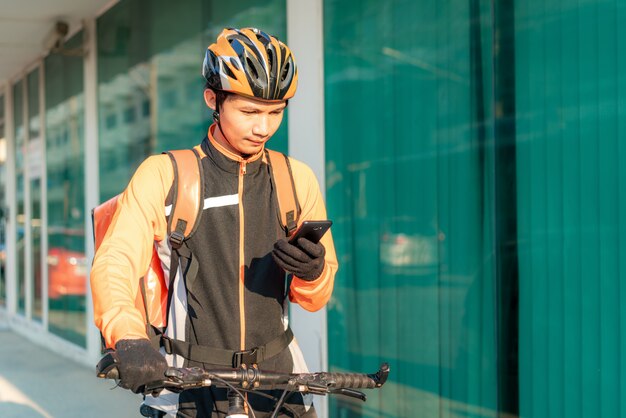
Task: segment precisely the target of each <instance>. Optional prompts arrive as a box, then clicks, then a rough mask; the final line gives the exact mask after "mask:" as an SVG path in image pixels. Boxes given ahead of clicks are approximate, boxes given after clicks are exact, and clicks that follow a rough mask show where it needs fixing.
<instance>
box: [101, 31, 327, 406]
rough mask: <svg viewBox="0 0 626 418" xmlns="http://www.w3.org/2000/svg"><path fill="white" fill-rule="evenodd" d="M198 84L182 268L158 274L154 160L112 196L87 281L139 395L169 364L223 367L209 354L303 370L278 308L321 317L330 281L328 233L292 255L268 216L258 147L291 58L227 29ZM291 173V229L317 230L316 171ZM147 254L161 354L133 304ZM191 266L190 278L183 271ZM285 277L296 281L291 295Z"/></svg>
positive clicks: (220, 401)
mask: <svg viewBox="0 0 626 418" xmlns="http://www.w3.org/2000/svg"><path fill="white" fill-rule="evenodd" d="M203 75H204V77H205V79H206V88H205V91H204V99H205V102H206V104H207V106H208V107H209V108H211V109H213V110H214V114H213V115H214V121H215V123H214V124H213V125H212V126H211V127H210V128H209V132H208V135H207V137H206V138H205V139H204V140H203V141H202V143H201V144H200V145H198V146H196V147H195V150H196V151H197V152H198V153H199V155H200V156H201V157H202V159H201V162H202V167H203V184H204V199H205V203H204V210H203V211H202V214H201V217H200V221H199V224H198V227H197V230H196V231H195V232H194V234H193V235H192V236H191V237H190V238H189V239H188V240H187V241H186V242H185V244H186V247H187V248H188V249H189V250H190V251H189V252H190V255H189V256H188V257H180V263H179V267H178V268H177V269H176V271H173V272H169V271H168V270H169V266H170V264H169V261H170V257H171V255H172V248H171V245H169V242H168V237H167V221H168V218H167V215H166V207H167V206H168V205H169V204H171V202H172V196H173V192H172V190H171V186H172V181H173V177H174V174H173V168H172V163H171V161H170V159H169V158H168V156H166V155H158V156H152V157H149V158H148V159H147V160H145V161H144V162H143V163H142V164H141V166H140V167H139V168H138V169H137V172H136V173H135V174H134V176H133V178H132V179H131V181H130V183H129V185H128V187H127V188H126V190H125V191H124V193H123V194H122V195H121V196H120V198H119V200H118V208H117V211H116V213H115V215H114V218H113V221H112V222H111V224H110V227H109V229H108V231H107V233H106V236H105V238H104V239H103V241H102V243H101V245H100V247H99V249H98V251H97V253H96V256H95V259H94V263H93V267H92V271H91V281H92V293H93V298H94V316H95V322H96V325H97V326H98V328H99V329H100V330H101V332H102V335H103V337H104V340H105V342H106V345H107V347H111V348H113V347H114V348H115V349H116V352H117V355H118V358H119V360H120V365H119V372H120V385H121V386H122V387H124V388H127V389H130V390H132V391H134V392H137V393H138V392H141V391H142V390H143V387H144V385H145V384H147V383H149V382H152V381H155V380H158V379H161V378H162V377H163V372H164V370H165V369H166V368H167V367H168V365H169V366H177V367H180V366H185V367H193V366H199V367H205V368H210V367H220V368H224V367H225V366H228V367H232V366H233V365H231V364H228V365H227V364H224V362H222V361H220V360H217V357H215V360H214V357H212V353H218V354H223V353H226V354H227V355H231V354H232V355H233V358H237V356H238V355H239V354H238V353H242V352H245V351H246V350H250V349H253V348H258V347H262V349H261V350H256V351H259V352H263V353H264V356H262V358H254V359H252V361H253V362H257V363H258V364H259V368H260V369H262V370H263V369H266V370H277V371H285V372H303V371H306V365H305V364H304V360H303V357H302V354H301V352H300V349H299V347H298V346H297V343H296V341H295V339H293V338H292V336H291V333H290V331H289V330H288V327H287V326H286V324H285V313H286V312H285V310H286V303H285V302H286V299H287V297H288V298H289V299H290V300H291V301H292V302H296V303H299V304H300V305H301V306H302V307H303V308H305V309H307V310H310V311H315V310H318V309H320V308H322V307H323V306H324V305H325V304H326V302H327V301H328V299H329V298H330V295H331V293H332V289H333V281H334V276H335V273H336V271H337V259H336V255H335V250H334V245H333V241H332V237H331V235H330V232H329V233H327V234H326V235H325V236H324V237H323V238H322V239H321V241H320V242H319V243H313V242H311V241H309V240H307V239H304V238H300V239H299V240H298V241H297V243H296V244H290V243H289V242H288V241H287V240H286V233H285V230H284V229H283V227H282V226H281V222H280V219H279V217H278V216H277V205H278V201H277V198H276V193H275V190H274V188H273V184H272V179H271V174H270V170H269V167H268V165H267V161H266V157H265V150H264V148H265V144H266V142H267V141H268V140H269V139H270V138H271V137H272V135H273V134H274V133H275V132H276V131H277V129H278V128H279V126H280V124H281V122H282V119H283V115H284V110H285V108H286V106H287V101H288V99H289V98H291V97H292V96H293V95H294V94H295V91H296V85H297V78H298V73H297V69H296V66H295V62H294V59H293V55H292V54H291V51H290V50H289V48H288V47H287V46H286V45H285V44H283V43H282V42H280V41H279V40H278V39H276V38H275V37H273V36H270V35H267V34H266V33H264V32H262V31H259V30H258V29H254V28H246V29H241V30H237V29H225V30H224V31H222V32H221V33H220V35H219V36H218V38H217V41H216V43H214V44H212V45H210V46H209V48H208V49H207V52H206V56H205V60H204V65H203ZM289 162H290V166H291V170H292V173H293V181H294V186H295V190H296V193H297V196H298V200H299V204H300V206H301V208H302V211H301V217H300V219H299V222H302V221H304V220H318V219H326V209H325V206H324V203H323V200H322V196H321V193H320V190H319V185H318V183H317V180H316V178H315V176H314V174H313V172H312V171H311V170H310V169H309V168H308V167H307V166H306V165H304V164H303V163H301V162H299V161H296V160H294V159H291V158H290V159H289ZM154 245H156V247H157V249H158V253H159V258H160V259H161V260H162V266H163V268H164V271H165V273H166V276H169V275H171V274H174V275H175V276H174V281H173V282H172V283H173V288H170V289H169V292H170V293H172V292H173V293H172V302H171V306H170V310H169V312H168V314H169V316H168V324H167V328H166V329H165V331H164V332H165V340H167V342H168V344H163V342H162V347H161V349H160V352H159V351H157V350H156V349H155V348H153V346H152V345H151V344H150V341H149V339H148V335H147V333H146V326H145V322H144V319H143V317H142V314H141V312H140V311H139V310H138V309H137V308H136V307H135V304H134V301H135V297H136V295H137V289H138V281H139V278H140V277H141V276H142V275H143V273H144V272H145V271H146V269H147V267H148V265H149V263H150V258H151V254H152V251H153V246H154ZM194 260H195V261H194ZM193 263H195V266H196V268H190V266H191V265H192V264H193ZM190 271H193V272H194V273H189V272H190ZM285 272H287V273H289V274H291V275H293V277H292V280H291V283H290V285H289V286H287V285H286V284H285ZM286 330H287V331H286ZM171 342H173V343H172V344H170V343H171ZM198 346H200V347H201V348H202V349H203V350H204V351H205V352H208V353H209V354H207V355H205V356H195V358H192V357H194V355H191V354H188V353H189V352H190V351H191V350H188V348H189V347H198ZM172 347H174V348H172ZM176 347H182V348H178V349H177V348H176ZM248 360H250V359H249V358H248ZM235 365H236V364H235ZM272 394H273V395H276V394H275V393H272ZM248 402H249V403H250V404H251V405H252V407H253V409H254V410H255V411H258V412H257V415H256V416H257V417H259V416H264V415H263V412H264V411H269V410H270V408H271V406H272V404H273V402H272V401H270V400H268V399H267V398H266V397H261V396H259V395H255V394H249V395H248ZM289 404H290V405H291V406H290V407H292V408H293V409H295V410H296V411H297V412H298V413H299V414H305V413H306V415H303V416H315V412H314V410H313V408H312V406H311V405H310V400H307V401H306V402H305V400H304V399H303V398H302V396H300V395H297V396H292V398H291V399H289ZM227 408H228V402H227V400H226V391H225V390H222V389H217V388H213V387H212V388H206V389H195V390H189V391H185V392H182V393H181V394H175V393H170V392H167V391H164V392H162V393H161V394H160V396H158V397H152V396H147V397H146V398H145V405H144V407H143V408H142V411H143V410H146V409H148V410H150V411H152V412H150V413H154V411H157V410H158V411H163V413H167V416H176V417H223V416H225V415H226V412H227ZM159 413H160V412H159ZM162 416H165V415H163V414H162Z"/></svg>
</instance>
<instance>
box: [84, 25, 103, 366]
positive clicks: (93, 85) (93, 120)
mask: <svg viewBox="0 0 626 418" xmlns="http://www.w3.org/2000/svg"><path fill="white" fill-rule="evenodd" d="M83 27H84V31H83V36H84V37H85V38H84V43H83V47H84V48H85V50H86V55H85V61H84V83H85V205H86V208H85V209H86V210H85V235H86V238H87V239H86V240H85V254H86V256H87V260H90V262H89V265H91V260H93V255H94V246H93V240H92V239H91V237H92V233H91V231H92V222H91V210H92V209H93V208H94V207H96V206H97V205H98V203H99V200H100V180H99V164H98V162H99V150H98V72H97V54H98V51H97V49H96V46H97V45H96V20H95V18H91V19H86V20H85V21H84V22H83ZM86 321H87V356H88V358H89V360H90V361H92V362H93V361H95V360H97V359H98V358H99V357H100V332H99V331H98V329H97V328H96V326H95V325H94V323H93V302H92V298H91V285H90V283H89V277H87V315H86ZM94 364H95V363H94Z"/></svg>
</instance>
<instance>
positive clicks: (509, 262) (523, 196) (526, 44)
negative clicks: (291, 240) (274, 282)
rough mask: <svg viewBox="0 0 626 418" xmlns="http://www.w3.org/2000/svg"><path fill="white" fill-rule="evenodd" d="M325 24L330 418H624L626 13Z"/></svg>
mask: <svg viewBox="0 0 626 418" xmlns="http://www.w3.org/2000/svg"><path fill="white" fill-rule="evenodd" d="M324 6H325V10H324V18H325V65H326V68H325V78H326V90H325V94H326V121H327V126H326V138H327V141H326V149H327V173H326V178H327V200H328V209H329V216H330V217H331V218H332V219H334V220H335V225H334V226H333V229H334V236H335V239H336V245H337V251H338V255H339V257H340V264H341V267H340V270H339V274H338V277H337V282H336V290H335V293H334V295H333V299H332V300H331V304H330V307H329V321H328V326H329V349H330V365H331V369H334V370H352V371H368V372H369V371H371V370H374V369H376V368H377V366H378V363H380V362H381V361H389V362H390V363H391V380H390V383H388V384H387V386H385V387H384V388H383V389H382V390H381V391H375V392H371V393H369V394H368V395H369V400H368V402H367V403H364V404H363V403H353V402H349V401H345V400H343V399H334V400H332V401H331V413H330V415H331V416H338V417H351V416H354V417H357V416H393V417H406V416H420V417H493V416H510V417H515V416H520V417H529V418H530V417H532V418H542V417H551V418H552V417H591V416H594V417H595V416H620V417H624V416H626V409H625V408H624V406H625V405H626V404H625V403H624V399H626V389H625V388H626V385H624V381H625V379H626V367H624V364H626V363H625V362H624V361H623V359H622V353H624V352H626V339H625V338H624V336H625V335H626V329H625V328H624V324H626V309H625V308H624V307H623V306H624V301H625V300H626V293H624V289H625V288H626V287H624V286H623V285H622V284H621V283H622V281H623V280H624V279H625V277H624V271H626V270H625V268H624V261H623V260H624V256H623V254H624V251H623V248H624V245H625V243H624V241H625V240H626V227H625V223H624V216H623V213H624V210H623V209H624V207H626V206H625V204H626V197H625V196H626V192H625V190H626V189H625V188H624V184H626V165H625V164H624V163H623V161H624V160H626V144H625V143H624V136H625V135H624V132H625V126H626V125H624V120H626V119H625V117H624V116H625V113H626V106H625V105H624V104H625V103H626V101H625V99H626V82H625V76H624V74H626V73H625V72H624V71H623V70H624V69H625V68H626V67H625V66H626V58H624V54H622V53H621V51H622V49H623V48H622V47H623V39H624V36H623V35H625V33H624V29H622V27H625V25H624V24H625V23H626V5H624V4H622V3H621V2H616V1H604V0H596V1H586V2H576V1H570V0H561V1H547V2H545V1H544V2H541V1H530V2H513V1H508V0H499V1H479V0H476V1H470V2H459V1H454V0H451V1H447V2H435V1H432V2H409V1H403V0H394V1H389V2H386V3H384V4H383V3H381V2H375V1H373V0H372V1H337V0H326V1H325V2H324ZM372 115H374V116H372ZM346 138H351V140H346Z"/></svg>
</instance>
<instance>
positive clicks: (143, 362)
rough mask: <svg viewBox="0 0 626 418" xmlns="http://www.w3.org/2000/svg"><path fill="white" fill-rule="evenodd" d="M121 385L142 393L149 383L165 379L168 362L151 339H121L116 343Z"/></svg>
mask: <svg viewBox="0 0 626 418" xmlns="http://www.w3.org/2000/svg"><path fill="white" fill-rule="evenodd" d="M115 352H116V354H117V357H118V360H119V364H118V370H119V374H120V386H121V387H123V388H124V389H130V390H132V391H133V392H135V393H142V392H143V390H144V387H145V385H146V384H147V383H151V382H156V381H159V380H163V379H165V370H166V369H167V367H168V366H167V362H166V361H165V357H163V356H162V355H161V353H159V352H158V351H157V350H155V349H154V348H153V347H152V345H151V344H150V341H149V340H145V339H140V340H120V341H118V342H117V344H115Z"/></svg>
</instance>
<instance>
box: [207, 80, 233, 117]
mask: <svg viewBox="0 0 626 418" xmlns="http://www.w3.org/2000/svg"><path fill="white" fill-rule="evenodd" d="M204 89H205V90H213V92H215V111H216V112H217V113H219V112H220V108H221V107H222V105H223V104H224V102H225V101H226V98H227V97H228V96H230V95H231V94H233V93H230V92H227V91H224V90H216V89H214V88H213V87H211V85H210V84H209V83H208V82H207V83H206V84H205V85H204Z"/></svg>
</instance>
